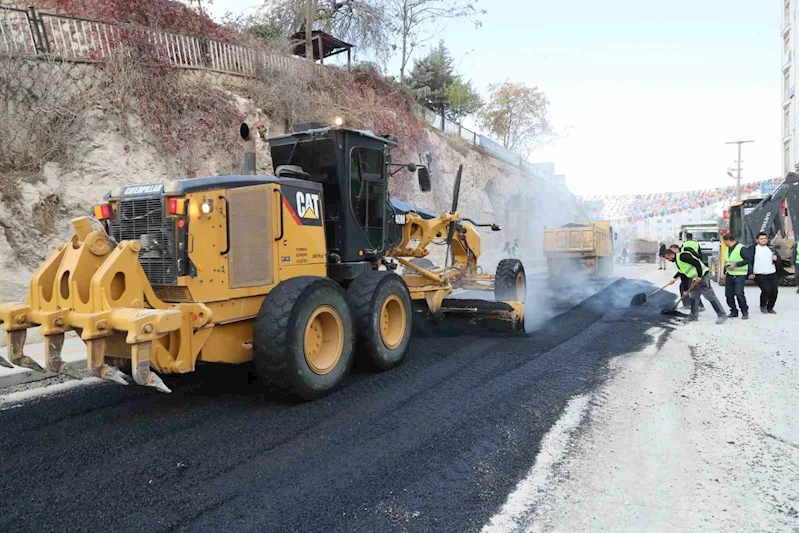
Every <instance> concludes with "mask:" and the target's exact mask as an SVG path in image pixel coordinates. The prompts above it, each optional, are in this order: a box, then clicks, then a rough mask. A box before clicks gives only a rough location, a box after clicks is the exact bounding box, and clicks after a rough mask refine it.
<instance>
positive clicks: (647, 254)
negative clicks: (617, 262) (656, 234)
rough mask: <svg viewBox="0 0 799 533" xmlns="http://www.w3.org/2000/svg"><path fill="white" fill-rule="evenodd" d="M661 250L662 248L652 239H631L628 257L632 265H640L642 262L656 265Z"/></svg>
mask: <svg viewBox="0 0 799 533" xmlns="http://www.w3.org/2000/svg"><path fill="white" fill-rule="evenodd" d="M659 250H660V246H659V245H658V243H657V241H653V240H652V239H645V238H638V239H631V240H630V243H629V244H628V245H627V254H628V256H627V257H628V258H629V260H630V263H640V262H641V261H644V262H646V263H654V262H656V261H657V258H658V251H659Z"/></svg>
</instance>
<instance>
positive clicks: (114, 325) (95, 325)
mask: <svg viewBox="0 0 799 533" xmlns="http://www.w3.org/2000/svg"><path fill="white" fill-rule="evenodd" d="M72 226H73V228H74V230H75V235H74V236H73V237H72V239H70V241H69V242H67V243H64V244H62V245H61V246H59V247H58V248H57V249H56V250H55V251H54V252H53V253H52V254H51V255H50V257H49V258H48V259H47V260H46V261H45V262H44V263H43V264H42V266H41V267H39V269H38V270H37V271H36V273H35V274H34V276H33V278H32V279H31V283H30V290H29V293H28V299H27V301H26V302H25V303H0V323H2V327H3V330H4V331H5V332H6V334H7V341H8V342H7V352H8V355H7V357H1V356H0V366H4V367H6V368H13V367H14V366H20V367H25V368H29V369H31V370H34V371H36V372H46V371H49V372H54V373H59V374H64V375H67V376H71V377H75V378H77V377H79V375H78V373H77V372H76V369H74V368H72V367H70V365H68V364H66V363H65V362H64V361H63V360H62V358H61V351H62V348H63V346H64V337H65V334H66V333H67V332H69V331H75V332H77V333H79V335H80V337H81V339H82V340H83V341H84V342H85V343H86V363H87V368H88V370H89V371H90V372H91V373H92V374H93V375H94V376H96V377H98V378H101V379H105V380H108V381H113V382H116V383H119V384H122V385H127V381H126V377H127V376H126V375H125V374H124V373H123V372H122V371H120V370H119V369H118V368H117V367H116V366H113V365H111V364H109V361H110V360H111V359H110V357H114V360H117V361H118V360H119V359H130V360H131V368H132V378H133V381H134V382H136V383H138V384H139V385H143V386H146V387H152V388H155V389H156V390H159V391H162V392H170V391H169V388H168V387H167V386H166V385H165V384H164V382H163V381H162V380H161V378H160V377H159V376H158V375H157V374H156V373H155V372H153V371H152V370H151V362H152V361H151V359H152V354H153V351H154V345H155V343H156V342H157V341H158V339H160V338H161V337H163V336H165V335H168V334H170V333H172V332H175V331H177V330H179V329H180V328H181V325H182V322H183V320H184V319H183V313H182V312H181V311H180V310H177V309H173V308H170V306H168V305H166V304H164V303H163V302H160V301H159V300H157V298H155V296H154V294H153V291H152V287H150V285H149V282H148V281H147V277H146V275H145V274H144V272H143V270H142V268H141V265H140V264H139V261H138V252H139V250H140V249H141V244H140V243H139V242H138V241H123V242H121V243H119V244H118V245H117V246H116V247H115V248H113V250H112V246H111V243H110V242H109V238H108V235H107V234H106V233H105V232H104V231H93V230H92V228H91V225H90V222H89V219H87V218H85V217H84V218H78V219H75V220H73V221H72ZM153 303H156V304H158V307H159V309H153V308H147V307H145V305H146V304H151V305H152V304H153ZM35 326H39V327H40V328H39V330H40V332H41V333H42V335H43V336H44V347H45V349H44V352H45V361H44V364H45V366H44V367H42V366H41V365H40V364H39V363H38V362H36V361H35V360H33V359H32V358H30V357H28V356H27V355H25V340H26V338H27V330H28V329H30V328H32V327H35ZM117 341H121V342H117ZM109 343H111V344H112V345H113V346H114V347H115V348H116V347H118V346H120V345H121V346H123V347H124V349H121V350H120V349H115V350H114V353H113V354H109V353H107V352H108V349H107V348H108V346H109Z"/></svg>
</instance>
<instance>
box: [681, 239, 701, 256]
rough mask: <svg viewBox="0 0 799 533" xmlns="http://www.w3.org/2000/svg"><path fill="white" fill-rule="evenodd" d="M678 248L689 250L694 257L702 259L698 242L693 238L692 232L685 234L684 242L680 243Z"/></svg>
mask: <svg viewBox="0 0 799 533" xmlns="http://www.w3.org/2000/svg"><path fill="white" fill-rule="evenodd" d="M680 250H690V251H691V252H693V254H694V255H695V256H696V257H698V258H699V259H702V249H701V248H700V246H699V243H698V242H696V241H695V240H694V236H693V234H692V233H686V234H685V242H684V243H682V247H681V248H680Z"/></svg>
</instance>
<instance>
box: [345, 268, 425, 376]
mask: <svg viewBox="0 0 799 533" xmlns="http://www.w3.org/2000/svg"><path fill="white" fill-rule="evenodd" d="M347 301H348V302H349V304H350V308H351V309H352V314H353V317H354V318H355V324H356V326H357V334H356V336H357V339H358V341H357V344H358V347H359V348H360V350H362V351H363V352H364V354H365V355H367V356H368V358H369V361H370V362H371V363H372V364H374V366H376V367H377V368H379V369H380V370H388V369H390V368H393V367H395V366H397V365H398V364H400V363H401V362H402V360H403V359H404V358H405V353H406V352H407V351H408V345H409V344H410V341H411V320H412V317H411V295H410V293H409V292H408V287H407V286H406V285H405V282H404V281H402V278H401V277H399V276H398V275H396V274H393V273H391V272H384V271H373V272H369V273H367V274H362V275H360V276H358V277H357V278H355V279H354V280H353V281H352V283H350V286H349V287H348V288H347Z"/></svg>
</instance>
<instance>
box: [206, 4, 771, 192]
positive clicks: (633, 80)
mask: <svg viewBox="0 0 799 533" xmlns="http://www.w3.org/2000/svg"><path fill="white" fill-rule="evenodd" d="M252 5H257V2H253V1H252V0H228V1H227V2H224V1H222V0H216V3H215V5H214V6H213V9H214V11H215V13H217V15H221V14H223V13H224V12H225V11H227V10H230V11H233V12H240V11H241V10H243V9H246V8H248V7H249V6H252ZM479 5H480V6H481V7H482V8H483V9H486V10H487V11H488V13H487V14H486V15H484V16H483V17H481V20H482V22H483V25H482V27H481V28H480V29H475V28H474V26H473V25H471V24H468V23H458V24H454V23H451V24H448V25H447V26H446V27H445V28H444V30H443V31H441V32H440V34H439V35H438V36H437V38H442V39H444V41H445V43H446V45H447V46H448V48H449V49H450V50H451V52H452V55H453V57H454V58H455V62H456V64H457V65H458V68H459V71H460V73H461V74H462V75H463V76H464V77H466V78H468V79H471V80H472V82H473V83H474V84H475V85H476V87H477V88H478V89H479V90H480V92H481V93H483V94H486V92H487V91H486V88H487V86H488V84H489V83H494V82H501V81H505V80H511V81H518V82H523V83H526V84H528V85H536V86H538V87H539V88H540V89H541V90H542V91H543V92H544V93H545V94H546V95H547V96H548V98H549V100H550V102H551V105H550V114H551V119H552V122H553V124H554V125H555V127H556V128H557V130H558V131H559V132H560V136H559V138H558V139H557V140H556V141H554V142H553V143H551V144H550V145H548V146H546V147H544V148H541V149H539V150H537V151H536V152H534V153H533V155H532V156H531V158H530V159H531V161H533V162H541V161H554V162H555V164H556V168H557V170H558V172H559V173H564V174H566V179H567V183H568V185H569V187H570V188H571V189H572V190H573V191H574V192H575V193H577V194H601V193H625V192H634V193H636V192H656V191H666V190H683V189H693V188H705V187H714V186H720V185H729V184H731V183H733V182H732V180H730V178H728V177H727V176H726V169H727V167H728V166H732V165H733V161H734V159H735V155H736V154H735V148H734V147H732V146H725V144H724V142H725V141H732V140H737V139H739V138H745V139H754V140H755V141H756V142H755V143H754V144H749V145H745V146H744V156H743V159H744V163H743V167H744V171H743V176H744V178H745V180H747V181H749V180H757V179H765V178H771V177H775V176H778V175H779V174H780V172H781V134H780V132H781V106H780V99H781V92H780V88H781V81H782V77H781V72H780V66H781V62H782V40H781V37H780V25H781V14H782V0H693V1H689V0H671V1H669V2H654V1H647V0H606V1H604V2H601V1H596V0H572V1H570V2H566V1H560V2H557V1H553V0H492V1H490V2H488V1H486V0H481V1H480V3H479ZM437 38H436V41H437ZM430 44H435V42H434V41H431V43H430ZM397 65H398V61H397V60H396V59H395V60H393V61H392V62H391V63H390V64H389V69H388V70H389V72H390V73H396V72H397V71H398V66H397Z"/></svg>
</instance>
